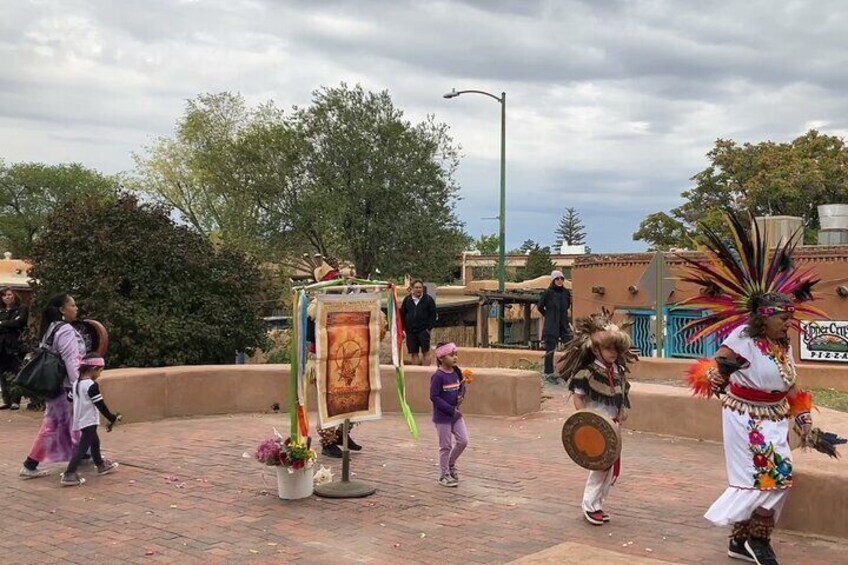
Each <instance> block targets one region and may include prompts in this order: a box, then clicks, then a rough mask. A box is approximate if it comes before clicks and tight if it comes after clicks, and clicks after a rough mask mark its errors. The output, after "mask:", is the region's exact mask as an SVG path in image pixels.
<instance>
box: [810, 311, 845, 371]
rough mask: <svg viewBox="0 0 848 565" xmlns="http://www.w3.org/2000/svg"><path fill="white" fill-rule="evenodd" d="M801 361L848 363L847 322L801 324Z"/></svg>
mask: <svg viewBox="0 0 848 565" xmlns="http://www.w3.org/2000/svg"><path fill="white" fill-rule="evenodd" d="M801 360H803V361H829V362H831V363H848V322H846V321H830V320H827V321H822V322H801Z"/></svg>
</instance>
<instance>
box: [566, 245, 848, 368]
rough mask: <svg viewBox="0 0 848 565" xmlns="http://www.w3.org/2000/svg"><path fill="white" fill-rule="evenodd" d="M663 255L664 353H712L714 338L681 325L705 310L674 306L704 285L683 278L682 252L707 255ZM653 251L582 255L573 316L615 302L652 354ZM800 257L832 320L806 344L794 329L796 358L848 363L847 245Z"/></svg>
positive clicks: (803, 250) (802, 252) (806, 250)
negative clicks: (694, 337)
mask: <svg viewBox="0 0 848 565" xmlns="http://www.w3.org/2000/svg"><path fill="white" fill-rule="evenodd" d="M663 255H664V257H665V261H666V264H667V266H668V280H667V283H666V284H667V287H666V289H665V291H666V292H667V293H668V296H667V299H666V300H665V304H666V307H665V309H664V315H665V328H666V331H665V344H664V345H665V346H664V351H663V353H664V355H663V356H664V357H679V358H696V357H702V356H709V355H712V353H713V352H714V351H715V349H716V344H715V343H699V344H689V343H688V335H687V334H685V333H684V332H682V330H681V328H682V327H683V326H684V325H685V324H686V323H688V322H689V321H691V320H692V319H696V318H700V317H701V316H702V315H703V313H702V312H700V311H697V310H692V309H685V308H675V304H677V303H679V302H681V301H683V300H685V299H687V298H691V297H693V296H696V295H697V294H699V293H700V292H701V291H702V289H700V288H698V287H696V286H695V285H692V284H688V283H684V282H682V281H680V277H681V276H682V275H683V267H684V261H683V259H682V258H681V257H682V256H686V257H688V258H690V259H699V258H701V257H702V256H701V255H700V254H699V253H693V252H682V253H672V252H668V253H664V254H663ZM654 256H655V254H654V253H631V254H611V255H590V256H585V257H580V258H577V259H576V261H575V264H574V266H573V268H572V286H573V290H572V293H573V300H574V306H573V308H574V312H573V314H574V317H575V318H577V317H581V316H586V315H588V314H591V313H593V312H597V311H600V310H601V308H602V307H606V308H614V309H615V310H616V311H617V312H618V313H619V314H621V315H623V316H626V317H627V318H629V319H630V320H632V321H633V322H634V325H633V338H634V345H635V346H636V347H637V348H638V349H639V350H640V352H641V353H642V355H645V356H651V355H653V354H654V352H655V351H654V350H655V340H654V338H653V333H654V327H655V323H654V318H653V316H654V315H655V314H654V295H655V294H656V292H657V290H656V288H657V285H656V284H654V285H653V287H652V288H643V286H644V285H643V283H644V281H646V280H648V281H650V279H651V277H650V276H648V277H646V274H647V273H648V271H649V270H653V267H651V269H649V266H651V262H652V260H653V259H654ZM795 261H796V265H797V266H798V267H799V268H801V269H806V268H811V269H813V271H814V272H815V273H816V274H817V275H818V277H819V278H820V279H821V282H820V283H819V284H818V285H817V286H816V288H815V289H814V292H813V295H814V296H815V299H816V302H815V304H816V306H817V307H818V308H820V309H822V310H824V311H825V312H826V313H827V314H828V315H829V317H830V321H828V322H824V323H819V324H817V325H815V326H814V327H813V328H812V329H811V330H809V340H808V343H805V344H804V348H803V350H802V347H801V343H800V339H799V335H798V333H797V332H793V349H794V351H795V357H796V361H803V362H804V363H817V362H819V363H840V364H845V365H846V366H848V246H845V245H840V246H809V247H799V248H798V250H797V251H796V253H795ZM654 280H655V279H654ZM810 341H811V343H810Z"/></svg>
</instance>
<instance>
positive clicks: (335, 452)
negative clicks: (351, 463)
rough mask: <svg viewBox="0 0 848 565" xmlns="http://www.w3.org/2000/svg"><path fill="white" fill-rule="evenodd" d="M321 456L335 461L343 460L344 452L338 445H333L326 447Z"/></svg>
mask: <svg viewBox="0 0 848 565" xmlns="http://www.w3.org/2000/svg"><path fill="white" fill-rule="evenodd" d="M321 455H326V456H327V457H333V458H334V459H341V458H342V450H341V449H340V448H339V446H338V445H331V446H329V447H325V448H323V449H322V450H321Z"/></svg>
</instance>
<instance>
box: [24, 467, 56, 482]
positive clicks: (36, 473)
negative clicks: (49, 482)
mask: <svg viewBox="0 0 848 565" xmlns="http://www.w3.org/2000/svg"><path fill="white" fill-rule="evenodd" d="M49 474H50V471H45V470H44V469H27V468H26V467H21V471H20V472H19V473H18V476H19V477H20V478H22V479H24V480H27V479H37V478H38V477H46V476H47V475H49Z"/></svg>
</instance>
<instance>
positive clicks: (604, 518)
mask: <svg viewBox="0 0 848 565" xmlns="http://www.w3.org/2000/svg"><path fill="white" fill-rule="evenodd" d="M601 518H602V519H603V521H604V524H606V523H607V522H609V521H610V517H609V514H607V513H606V512H604V511H603V510H601Z"/></svg>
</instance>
